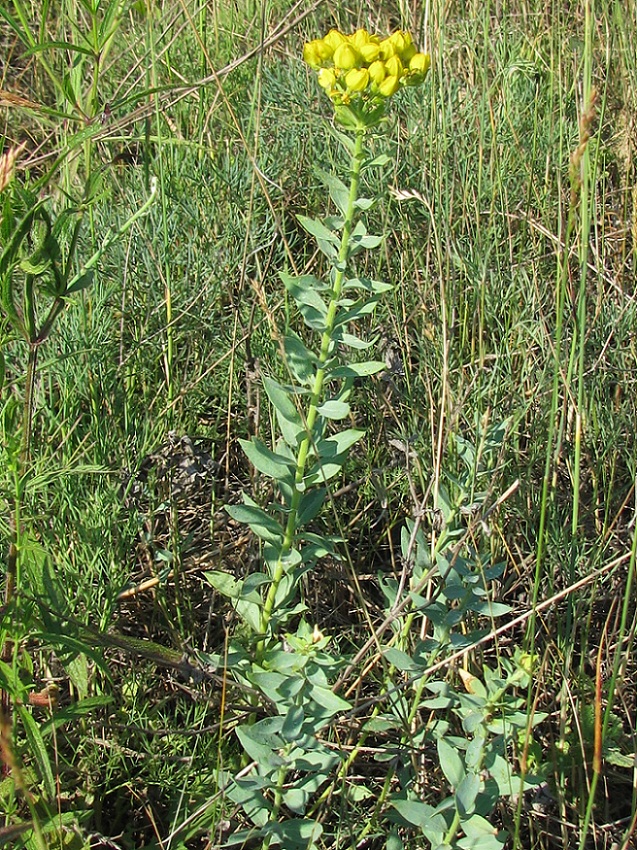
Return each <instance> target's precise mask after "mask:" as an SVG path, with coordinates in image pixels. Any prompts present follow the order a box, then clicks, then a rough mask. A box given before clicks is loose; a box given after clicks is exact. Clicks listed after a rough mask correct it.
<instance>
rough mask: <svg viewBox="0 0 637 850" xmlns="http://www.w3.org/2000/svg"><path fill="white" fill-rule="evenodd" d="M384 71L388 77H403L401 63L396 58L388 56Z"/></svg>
mask: <svg viewBox="0 0 637 850" xmlns="http://www.w3.org/2000/svg"><path fill="white" fill-rule="evenodd" d="M385 70H386V71H387V74H388V76H390V77H398V79H400V77H401V76H402V75H403V63H402V62H401V61H400V59H399V58H398V56H390V57H389V59H387V61H386V62H385Z"/></svg>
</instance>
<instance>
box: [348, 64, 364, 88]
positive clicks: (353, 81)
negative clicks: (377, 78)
mask: <svg viewBox="0 0 637 850" xmlns="http://www.w3.org/2000/svg"><path fill="white" fill-rule="evenodd" d="M345 85H346V86H347V88H348V89H349V90H350V91H364V90H365V89H366V88H367V86H368V85H369V71H368V70H367V68H352V70H351V71H348V72H347V74H346V76H345Z"/></svg>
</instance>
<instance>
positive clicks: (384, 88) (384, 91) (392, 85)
mask: <svg viewBox="0 0 637 850" xmlns="http://www.w3.org/2000/svg"><path fill="white" fill-rule="evenodd" d="M399 83H400V81H399V79H398V77H385V79H384V80H383V82H382V83H381V84H380V85H379V86H378V92H379V94H381V95H382V96H383V97H391V96H392V95H393V94H395V93H396V92H397V91H398V86H399Z"/></svg>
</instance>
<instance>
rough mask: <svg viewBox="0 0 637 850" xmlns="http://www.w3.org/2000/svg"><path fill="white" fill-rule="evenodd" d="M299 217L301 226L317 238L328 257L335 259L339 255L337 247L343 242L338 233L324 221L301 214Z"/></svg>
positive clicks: (320, 247) (317, 242) (321, 249)
mask: <svg viewBox="0 0 637 850" xmlns="http://www.w3.org/2000/svg"><path fill="white" fill-rule="evenodd" d="M297 219H298V221H299V223H300V225H301V227H303V229H304V230H306V231H307V232H308V233H309V234H311V235H312V236H313V237H314V238H315V239H316V244H317V245H318V246H319V249H320V251H321V252H322V253H323V254H325V256H326V257H327V258H328V259H330V260H333V259H336V258H337V257H338V250H337V249H338V246H340V244H341V240H340V237H339V236H338V234H337V233H333V232H332V231H331V230H329V229H328V228H327V227H326V226H325V225H324V224H323V222H322V221H319V220H318V219H316V218H308V217H307V216H305V215H299V216H297Z"/></svg>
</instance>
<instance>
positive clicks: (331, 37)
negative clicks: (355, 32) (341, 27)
mask: <svg viewBox="0 0 637 850" xmlns="http://www.w3.org/2000/svg"><path fill="white" fill-rule="evenodd" d="M322 40H323V41H324V42H325V44H327V46H328V47H329V48H330V49H331V50H332V52H334V51H335V50H336V48H337V47H340V46H341V44H347V39H346V38H345V36H344V35H343V33H342V32H339V31H338V30H330V31H329V32H328V34H327V35H326V36H325V38H324V39H322Z"/></svg>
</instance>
